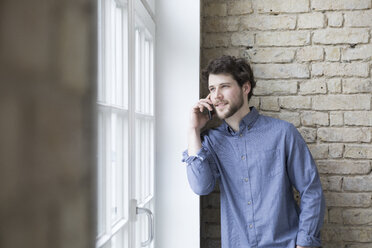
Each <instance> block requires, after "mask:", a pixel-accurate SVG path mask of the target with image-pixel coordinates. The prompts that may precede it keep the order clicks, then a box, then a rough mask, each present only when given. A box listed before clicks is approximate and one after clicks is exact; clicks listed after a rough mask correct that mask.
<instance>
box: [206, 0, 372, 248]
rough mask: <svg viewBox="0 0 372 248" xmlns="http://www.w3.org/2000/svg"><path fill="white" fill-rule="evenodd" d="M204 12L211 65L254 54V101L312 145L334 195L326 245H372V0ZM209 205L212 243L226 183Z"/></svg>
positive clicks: (251, 2) (289, 2)
mask: <svg viewBox="0 0 372 248" xmlns="http://www.w3.org/2000/svg"><path fill="white" fill-rule="evenodd" d="M201 15H202V48H201V54H202V56H201V66H202V67H203V68H204V67H205V66H206V64H207V62H208V61H209V60H210V59H213V58H216V57H218V56H220V55H222V54H229V55H234V56H242V57H246V58H247V59H248V60H249V61H250V62H251V64H252V66H253V70H254V74H255V77H256V79H257V87H256V88H255V90H254V96H253V97H252V99H251V105H254V106H256V107H257V108H258V109H259V111H260V112H261V113H262V114H265V115H269V116H272V117H275V118H279V119H283V120H287V121H289V122H291V123H293V124H294V125H295V126H296V127H297V128H298V130H299V131H300V133H301V134H302V136H303V137H304V139H305V140H306V142H307V143H308V146H309V148H310V150H311V153H312V155H313V157H314V159H315V160H316V163H317V166H318V170H319V172H320V174H321V180H322V185H323V188H324V191H325V196H326V203H327V211H326V217H325V223H324V228H323V231H322V240H323V244H324V246H323V247H337V248H357V247H358V248H367V247H372V174H371V167H372V162H371V160H372V142H371V141H372V110H371V96H372V93H371V92H372V80H371V72H372V71H371V68H372V59H371V58H372V41H371V35H372V32H371V27H372V1H371V0H240V1H238V0H226V1H222V0H203V1H202V13H201ZM201 88H202V91H201V96H205V95H207V88H206V86H205V85H202V86H201ZM296 197H298V195H296ZM201 207H202V217H201V227H202V228H201V240H202V247H219V246H220V241H219V240H220V224H219V223H220V219H219V218H220V213H219V191H218V189H216V190H215V192H213V193H212V194H211V195H209V196H204V197H202V205H201Z"/></svg>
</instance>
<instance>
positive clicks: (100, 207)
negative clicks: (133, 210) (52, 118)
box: [97, 110, 105, 237]
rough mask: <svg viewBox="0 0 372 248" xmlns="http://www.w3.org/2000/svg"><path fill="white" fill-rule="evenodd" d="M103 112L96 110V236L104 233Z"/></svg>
mask: <svg viewBox="0 0 372 248" xmlns="http://www.w3.org/2000/svg"><path fill="white" fill-rule="evenodd" d="M103 123H104V122H103V113H102V111H101V110H99V111H98V123H97V128H98V130H97V131H98V132H97V145H98V147H97V151H98V154H97V166H98V168H97V215H98V217H97V236H98V237H100V236H101V235H103V234H104V216H105V213H104V193H103V192H104V185H103V183H104V180H103V177H104V175H105V173H104V170H103V165H104V163H103V161H104V150H103V147H104V145H105V144H104V137H103V135H104V133H105V131H104V125H103Z"/></svg>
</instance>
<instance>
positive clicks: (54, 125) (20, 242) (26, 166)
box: [0, 0, 96, 248]
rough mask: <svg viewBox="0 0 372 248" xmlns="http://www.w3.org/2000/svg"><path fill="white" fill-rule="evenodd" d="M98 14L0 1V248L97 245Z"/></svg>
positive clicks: (68, 4)
mask: <svg viewBox="0 0 372 248" xmlns="http://www.w3.org/2000/svg"><path fill="white" fill-rule="evenodd" d="M94 8H95V6H94V4H93V3H92V2H91V1H79V2H78V3H77V2H74V1H64V2H63V3H62V2H56V1H32V2H30V1H8V0H4V1H1V3H0V23H1V26H0V27H1V29H0V30H1V31H0V32H1V34H0V54H1V56H0V67H1V68H2V69H1V70H0V81H1V84H0V113H1V118H0V137H1V139H0V164H1V167H0V202H1V204H0V222H1V230H0V247H38V248H42V247H45V248H46V247H48V248H49V247H79V248H81V247H94V229H95V228H94V223H93V220H94V218H93V217H94V208H93V207H92V206H94V199H93V192H92V188H93V187H92V185H93V183H94V182H93V178H94V177H93V176H94V171H93V168H95V167H94V166H92V165H93V164H94V160H93V159H92V158H93V157H92V155H93V147H94V137H92V135H91V134H92V130H93V126H92V123H94V121H93V120H94V116H93V111H92V110H93V109H92V107H91V106H92V100H93V99H94V98H93V97H94V87H95V84H94V83H92V82H94V80H95V76H94V75H95V71H94V67H95V65H94V64H93V63H92V62H93V61H95V58H94V57H93V56H92V54H94V53H91V51H94V49H95V44H94V42H92V41H95V39H94V38H93V39H92V37H95V34H94V32H95V31H94V30H95V29H96V27H95V26H94V25H93V23H95V20H94V19H95V13H94V11H93V10H94Z"/></svg>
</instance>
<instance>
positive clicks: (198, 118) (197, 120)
mask: <svg viewBox="0 0 372 248" xmlns="http://www.w3.org/2000/svg"><path fill="white" fill-rule="evenodd" d="M212 106H213V103H212V101H211V99H210V94H209V95H208V96H207V97H206V98H204V99H200V100H199V102H198V103H196V104H195V105H194V107H193V108H192V110H191V115H190V129H194V130H199V131H200V130H201V129H202V128H203V127H204V126H205V125H206V124H207V122H208V121H209V116H208V115H207V114H205V113H203V111H204V109H205V108H206V109H208V110H209V111H213V108H212Z"/></svg>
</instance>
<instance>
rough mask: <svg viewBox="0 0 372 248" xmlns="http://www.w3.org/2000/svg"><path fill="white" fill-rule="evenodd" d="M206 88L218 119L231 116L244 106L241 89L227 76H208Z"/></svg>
mask: <svg viewBox="0 0 372 248" xmlns="http://www.w3.org/2000/svg"><path fill="white" fill-rule="evenodd" d="M208 85H209V86H208V88H209V92H210V94H211V101H212V103H213V105H214V108H215V109H216V114H217V116H218V118H220V119H226V118H229V117H231V116H233V115H234V114H235V113H236V112H237V111H238V110H239V109H240V108H241V107H242V106H243V104H244V94H243V91H242V88H241V87H240V86H239V85H238V83H237V82H236V81H235V79H234V78H233V77H232V76H231V75H229V74H210V75H209V78H208Z"/></svg>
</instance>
